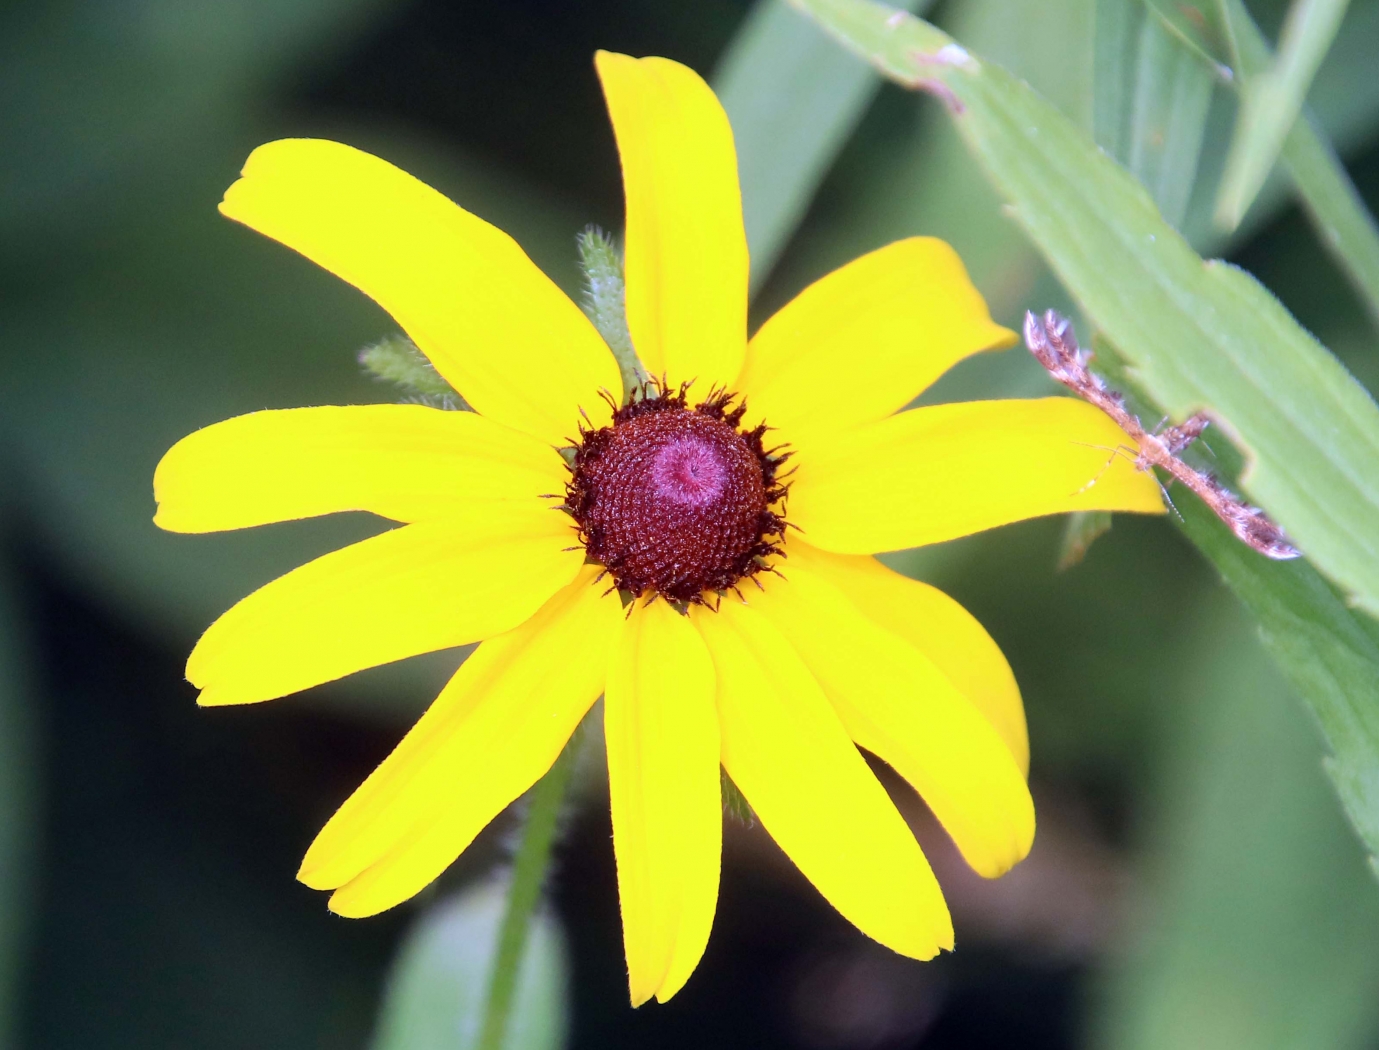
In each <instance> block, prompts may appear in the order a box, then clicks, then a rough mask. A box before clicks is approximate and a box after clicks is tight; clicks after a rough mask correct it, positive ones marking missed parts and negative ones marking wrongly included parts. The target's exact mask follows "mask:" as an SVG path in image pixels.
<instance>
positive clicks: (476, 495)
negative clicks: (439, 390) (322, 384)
mask: <svg viewBox="0 0 1379 1050" xmlns="http://www.w3.org/2000/svg"><path fill="white" fill-rule="evenodd" d="M565 480H566V471H565V468H564V464H563V462H562V461H561V459H560V457H559V456H558V455H557V454H556V453H555V452H553V451H552V450H551V448H550V447H549V446H548V445H545V444H543V443H542V442H540V441H538V440H536V439H535V438H533V437H531V436H530V435H527V434H523V433H521V432H520V431H516V430H511V429H509V428H508V427H505V426H503V425H502V424H501V423H495V422H493V421H492V420H491V419H486V418H484V417H483V416H480V415H476V414H475V413H473V412H442V411H440V410H439V409H434V408H426V407H425V406H422V405H351V406H348V407H343V408H336V407H323V408H289V409H284V410H278V411H265V412H251V413H249V414H248V415H244V416H237V417H235V418H234V419H227V420H225V421H224V422H223V423H216V424H214V425H212V426H209V427H206V428H204V429H202V430H198V431H196V432H195V433H193V434H188V435H187V436H186V437H184V438H183V439H182V440H181V441H179V442H177V444H175V445H173V446H172V448H171V449H169V450H168V452H167V454H166V455H165V456H164V457H163V459H162V461H161V462H160V463H159V464H158V469H157V470H156V471H155V472H154V475H153V496H154V499H156V500H157V501H158V513H157V514H156V515H155V516H154V519H153V522H154V524H155V525H158V526H159V527H161V528H164V529H168V530H169V531H171V532H216V531H218V530H220V529H242V528H246V527H248V526H251V525H265V524H268V523H269V522H274V521H291V520H293V519H295V518H310V517H314V516H316V515H318V514H333V513H335V512H336V511H343V510H366V511H372V512H373V513H375V514H379V515H381V516H383V517H385V518H392V519H393V520H394V521H417V520H419V519H423V518H438V517H446V516H453V515H454V514H456V513H459V512H460V509H461V508H462V507H464V506H465V505H467V504H470V503H473V502H477V501H490V500H519V501H531V500H532V499H533V497H537V496H540V495H542V494H543V493H548V492H560V491H562V490H563V488H564V485H565Z"/></svg>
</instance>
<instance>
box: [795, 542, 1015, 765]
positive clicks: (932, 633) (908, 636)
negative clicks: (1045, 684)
mask: <svg viewBox="0 0 1379 1050" xmlns="http://www.w3.org/2000/svg"><path fill="white" fill-rule="evenodd" d="M786 550H787V551H788V552H789V555H790V561H789V563H788V565H786V566H782V567H781V571H783V572H785V573H786V574H787V575H789V574H790V572H791V570H793V569H794V568H795V567H796V566H801V565H802V566H804V567H805V568H807V569H808V570H809V571H810V572H811V573H814V574H816V575H817V576H819V577H821V578H823V579H826V580H827V581H828V582H829V583H831V584H833V586H835V587H837V588H838V589H839V590H840V591H841V592H842V593H843V594H844V595H846V597H847V600H848V601H849V602H851V603H852V605H853V606H854V607H855V608H856V609H857V611H858V612H860V613H861V614H862V615H863V616H865V617H866V618H867V619H868V620H870V621H871V622H872V623H874V624H876V625H877V626H879V627H881V628H883V629H884V630H887V631H889V632H890V633H891V634H894V635H896V636H898V637H900V638H902V639H904V640H905V641H907V642H909V643H910V645H912V646H914V648H915V649H917V650H919V652H921V653H923V654H924V655H925V656H926V657H928V659H929V660H930V661H932V663H933V664H934V666H935V667H937V668H938V669H939V671H941V672H942V673H943V675H944V676H945V677H946V678H947V679H948V680H949V681H950V682H952V683H953V685H954V686H956V687H957V690H958V692H960V693H961V694H962V695H963V696H965V697H966V698H967V699H968V700H970V701H971V702H972V703H973V704H975V705H976V707H977V710H979V711H980V712H982V714H984V715H985V716H986V718H987V720H988V721H990V722H991V724H992V725H993V726H994V727H995V729H996V732H997V733H999V734H1000V736H1001V739H1002V740H1004V741H1005V744H1006V747H1007V748H1009V749H1010V753H1011V755H1013V756H1014V758H1015V764H1016V765H1017V766H1018V767H1019V768H1020V772H1021V773H1022V774H1026V775H1027V774H1028V773H1029V733H1028V731H1027V729H1026V726H1025V706H1024V704H1023V703H1021V701H1020V687H1019V686H1018V685H1016V683H1015V675H1014V674H1012V673H1011V670H1010V665H1009V664H1008V663H1006V658H1005V656H1004V655H1003V654H1002V653H1001V650H1000V648H999V647H998V646H997V645H996V643H995V642H994V641H993V640H992V638H991V635H989V634H987V633H986V629H985V628H983V627H982V625H981V624H980V623H978V622H977V619H976V617H974V616H973V615H972V614H971V613H970V612H968V611H967V610H966V609H964V608H963V607H962V606H961V605H959V604H958V603H957V602H955V601H954V600H953V599H952V598H950V597H948V595H946V594H944V593H943V592H942V591H941V590H939V589H938V588H937V587H931V586H929V584H927V583H921V582H920V581H919V580H912V579H910V578H909V577H908V576H902V575H901V574H900V573H898V572H894V571H893V570H891V569H888V568H886V566H884V565H882V564H881V563H880V562H879V561H877V560H876V559H875V558H873V557H871V556H870V555H865V554H863V555H855V554H830V553H828V552H827V551H821V550H819V549H818V548H816V547H811V546H809V544H807V543H804V542H803V541H801V540H799V539H792V540H791V541H790V543H789V544H788V545H787V547H786Z"/></svg>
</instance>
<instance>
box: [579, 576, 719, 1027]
mask: <svg viewBox="0 0 1379 1050" xmlns="http://www.w3.org/2000/svg"><path fill="white" fill-rule="evenodd" d="M604 704H605V706H604V712H603V724H604V736H605V738H606V740H607V745H608V790H609V797H610V800H611V803H612V810H613V850H614V853H615V854H616V856H617V861H618V897H619V900H620V901H621V903H622V924H623V943H624V946H625V948H626V951H627V970H628V983H629V989H630V991H631V995H632V1005H633V1006H640V1005H641V1004H642V1003H644V1002H646V1000H647V999H649V998H651V997H652V996H653V995H655V996H656V998H657V999H659V1000H660V1001H661V1002H665V1001H666V1000H667V999H669V998H670V997H671V996H672V995H674V994H675V993H676V992H677V991H679V990H680V988H681V987H682V986H683V985H684V983H685V981H686V980H688V979H689V975H690V973H691V972H693V970H694V967H695V966H696V965H697V964H698V962H699V958H700V956H702V955H703V954H704V947H705V945H707V944H708V940H709V928H710V927H711V926H712V925H713V914H714V909H715V907H716V905H717V903H718V874H719V862H720V856H721V853H722V845H723V804H722V797H721V796H722V793H721V789H720V784H719V772H718V770H719V761H718V711H717V708H716V707H715V705H714V670H713V663H712V662H711V661H710V660H709V654H708V651H707V650H706V649H705V648H704V642H703V639H702V638H700V636H699V633H698V632H697V631H696V630H695V629H694V627H693V626H692V625H691V624H690V622H689V620H688V618H686V617H685V616H682V615H681V614H680V613H677V612H676V611H675V610H674V609H672V608H671V607H670V605H668V604H667V603H665V602H663V601H659V600H655V601H652V602H651V603H650V604H649V605H644V606H642V605H639V606H638V607H637V608H635V609H634V610H633V611H632V615H631V616H629V617H628V618H627V621H626V623H625V624H624V626H623V629H622V635H621V639H620V641H619V643H618V645H617V647H616V648H615V650H614V653H613V662H612V664H611V665H610V667H609V672H608V685H607V692H606V695H605V697H604Z"/></svg>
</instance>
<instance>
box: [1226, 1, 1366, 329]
mask: <svg viewBox="0 0 1379 1050" xmlns="http://www.w3.org/2000/svg"><path fill="white" fill-rule="evenodd" d="M1218 8H1219V11H1220V18H1221V22H1222V24H1223V26H1224V27H1225V28H1226V35H1227V39H1228V40H1229V43H1230V47H1231V51H1232V61H1233V63H1234V65H1235V67H1236V70H1237V71H1238V72H1239V74H1240V76H1241V78H1242V79H1243V80H1244V82H1245V83H1246V85H1248V84H1249V83H1250V82H1251V80H1252V79H1253V78H1256V77H1258V76H1260V75H1261V74H1262V73H1263V72H1264V70H1266V69H1267V68H1268V65H1269V45H1268V44H1267V42H1266V41H1265V39H1264V34H1263V33H1261V32H1260V31H1259V27H1258V26H1257V25H1255V23H1254V20H1253V19H1252V18H1251V17H1250V14H1249V12H1248V11H1247V10H1246V9H1245V5H1244V4H1243V3H1242V2H1241V0H1219V2H1218ZM1247 90H1248V89H1247ZM1281 157H1282V160H1283V163H1284V165H1285V166H1286V167H1287V169H1288V172H1289V174H1290V175H1291V176H1292V179H1293V182H1294V184H1295V185H1296V186H1297V189H1298V194H1299V196H1300V197H1301V198H1302V203H1303V206H1304V208H1305V209H1306V210H1307V214H1308V217H1309V218H1310V219H1311V220H1312V223H1313V225H1314V226H1315V227H1316V229H1317V232H1318V235H1319V236H1320V237H1321V242H1322V245H1323V247H1324V248H1325V249H1326V250H1327V251H1328V252H1329V253H1330V254H1331V255H1332V257H1333V258H1335V260H1336V261H1337V263H1339V264H1340V267H1341V269H1342V270H1343V271H1344V272H1345V274H1346V276H1347V277H1348V278H1349V279H1350V282H1351V284H1352V285H1353V286H1354V288H1355V290H1356V292H1358V293H1359V295H1360V297H1361V300H1362V301H1363V302H1364V305H1365V308H1366V309H1367V310H1368V311H1369V314H1370V317H1371V318H1373V319H1374V320H1375V322H1376V323H1379V225H1376V224H1375V221H1374V216H1372V215H1371V214H1370V213H1369V210H1368V209H1367V208H1366V207H1365V203H1364V201H1363V200H1361V199H1360V194H1359V192H1358V191H1357V190H1356V189H1355V184H1354V183H1353V182H1351V181H1350V176H1349V175H1347V174H1346V170H1345V168H1344V166H1343V165H1342V164H1341V161H1340V158H1339V157H1337V156H1336V152H1335V150H1333V149H1332V148H1331V144H1330V143H1329V142H1328V141H1327V140H1326V137H1325V136H1324V135H1323V133H1322V132H1321V130H1320V129H1319V128H1318V127H1317V123H1316V121H1315V120H1314V119H1313V118H1312V116H1311V115H1310V114H1308V113H1307V112H1306V110H1304V111H1303V112H1302V114H1301V115H1300V117H1299V119H1298V120H1297V121H1296V122H1295V123H1294V124H1293V126H1292V128H1291V129H1290V130H1289V132H1288V135H1287V137H1286V138H1285V139H1284V140H1283V147H1282V152H1281Z"/></svg>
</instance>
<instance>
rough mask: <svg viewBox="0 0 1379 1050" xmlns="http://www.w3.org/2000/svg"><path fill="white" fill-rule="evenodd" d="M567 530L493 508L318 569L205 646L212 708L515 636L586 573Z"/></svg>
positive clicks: (269, 595) (224, 620) (535, 514)
mask: <svg viewBox="0 0 1379 1050" xmlns="http://www.w3.org/2000/svg"><path fill="white" fill-rule="evenodd" d="M574 543H575V540H574V537H573V533H572V532H571V531H570V525H569V519H568V518H565V517H564V516H563V515H561V514H558V513H555V512H553V511H551V510H550V509H549V508H545V507H542V506H541V505H540V503H539V502H538V501H535V500H533V501H532V503H531V505H530V506H528V505H526V504H520V503H494V504H487V505H480V506H476V507H470V508H468V509H467V514H466V516H463V517H462V516H458V515H457V516H456V517H454V518H450V519H445V520H440V521H428V522H421V523H418V524H415V525H404V526H403V527H402V528H400V529H393V530H391V531H390V532H385V533H382V534H380V535H378V536H374V537H372V538H370V539H367V540H364V541H362V542H360V543H355V544H352V545H351V546H349V547H344V548H342V549H340V550H338V551H333V552H331V553H330V554H327V555H324V556H323V557H320V558H317V559H316V560H315V561H311V562H307V564H305V565H303V566H301V567H299V568H297V569H294V570H293V571H291V572H289V573H288V574H287V575H285V576H280V577H278V579H276V580H274V581H273V582H272V583H269V584H266V585H265V586H263V587H260V588H259V589H258V590H257V591H255V592H254V593H253V594H251V595H249V596H248V597H247V598H244V599H242V600H241V601H240V602H238V603H237V604H236V605H234V606H232V607H231V608H230V609H229V611H227V612H226V613H225V614H224V615H222V616H221V617H220V619H218V620H216V622H215V623H213V624H211V626H210V627H209V628H208V629H207V630H206V633H205V634H203V635H202V636H201V640H200V641H199V642H197V643H196V648H195V649H193V650H192V654H191V657H190V658H189V659H188V660H187V678H188V679H190V681H191V683H192V684H193V685H195V686H197V687H198V688H200V689H201V690H202V692H201V696H200V697H199V699H198V702H199V703H201V704H203V705H210V706H214V705H221V704H250V703H255V702H256V701H259V700H271V699H273V698H274V697H278V696H285V695H286V694H288V693H293V692H296V691H297V690H299V689H306V688H309V687H310V686H313V685H320V684H321V683H322V682H330V681H333V680H334V679H336V678H342V677H344V676H345V675H347V674H353V673H354V672H355V671H362V670H364V669H365V668H367V667H376V666H378V665H379V664H385V663H390V662H391V661H393V660H401V659H402V658H404V657H407V656H416V655H418V654H420V653H429V652H433V651H435V650H437V649H446V648H450V647H451V646H456V645H465V644H467V643H469V642H474V641H479V640H481V639H483V638H491V637H492V636H493V635H496V634H501V633H502V632H504V631H508V630H511V629H512V628H513V627H515V626H517V625H518V624H519V623H521V622H522V621H523V620H525V619H527V617H529V616H531V614H532V613H534V612H535V611H536V610H537V609H539V608H540V607H541V605H542V603H543V602H545V600H546V599H547V598H549V597H550V596H551V595H552V594H553V593H555V592H556V591H557V590H559V589H560V588H561V587H563V586H564V585H565V584H566V583H568V582H569V581H570V580H571V578H573V577H574V575H575V573H576V572H578V571H579V566H580V563H581V562H582V560H583V556H584V552H583V550H582V549H581V550H562V548H567V547H569V546H571V545H572V544H574Z"/></svg>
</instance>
